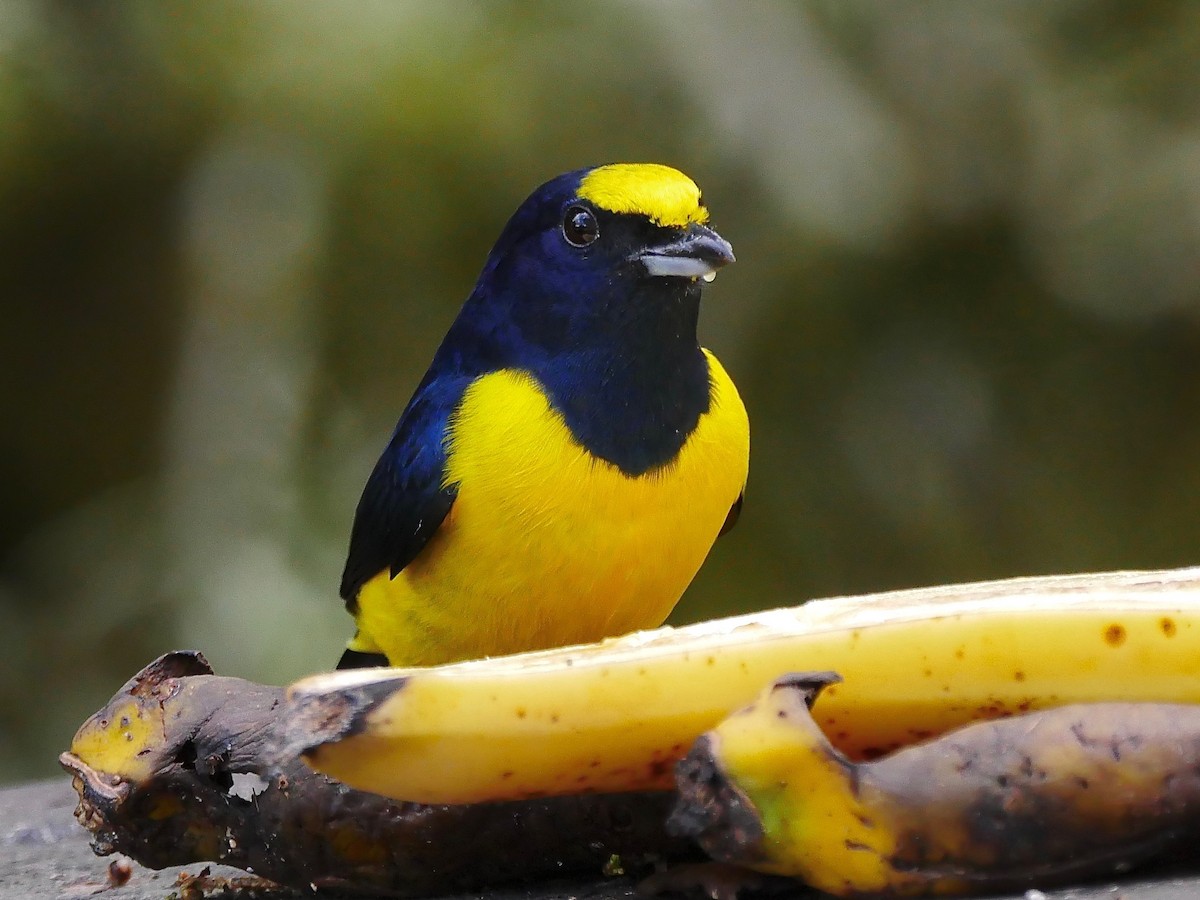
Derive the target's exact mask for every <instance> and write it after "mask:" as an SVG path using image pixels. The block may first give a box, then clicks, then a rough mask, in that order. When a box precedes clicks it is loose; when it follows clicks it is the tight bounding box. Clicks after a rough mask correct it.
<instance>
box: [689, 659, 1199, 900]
mask: <svg viewBox="0 0 1200 900" xmlns="http://www.w3.org/2000/svg"><path fill="white" fill-rule="evenodd" d="M835 681H836V676H832V673H814V674H808V675H806V674H799V675H793V676H788V677H785V678H783V679H781V680H780V681H778V682H776V684H775V685H773V686H772V687H771V688H769V689H768V690H767V691H766V692H765V693H764V694H763V695H762V696H761V697H760V698H759V699H758V700H757V701H756V702H755V703H754V704H752V705H751V706H750V707H748V708H746V709H744V710H742V711H740V712H738V713H736V714H734V715H733V716H730V717H729V718H728V719H726V720H725V721H724V722H722V723H721V724H720V725H718V726H717V727H716V728H715V729H713V730H712V731H710V732H707V733H706V734H705V735H703V736H702V737H701V738H700V739H699V740H698V741H697V742H696V744H695V746H694V747H693V748H692V750H691V752H690V753H689V754H688V756H687V758H686V759H685V760H684V761H683V762H682V763H680V765H679V770H678V776H679V791H680V800H679V802H678V805H677V807H676V810H675V812H674V813H673V814H672V817H671V819H670V820H669V821H668V830H670V831H671V832H672V833H674V834H676V835H680V836H686V837H692V838H694V839H696V840H698V841H699V843H700V845H701V846H702V847H703V848H704V849H705V851H707V852H708V853H709V855H710V856H712V857H713V858H714V859H716V860H718V861H720V862H723V863H734V864H737V865H743V866H746V867H749V868H751V869H753V870H756V871H760V872H767V873H771V874H774V875H788V876H792V877H796V878H800V879H802V880H803V881H805V882H806V883H807V884H809V885H811V886H812V887H815V888H817V889H819V890H821V891H824V892H826V893H829V894H833V895H836V896H844V897H852V896H861V895H871V896H917V895H923V894H940V895H947V894H952V895H961V894H968V893H981V892H985V891H986V892H992V891H997V890H1005V891H1008V890H1014V889H1017V890H1020V889H1022V888H1032V887H1046V886H1049V885H1052V884H1059V883H1063V882H1065V881H1069V880H1077V879H1079V878H1081V877H1088V876H1098V875H1111V874H1113V873H1116V872H1120V871H1124V870H1126V869H1128V868H1129V867H1130V866H1131V865H1133V864H1135V863H1138V862H1141V861H1142V860H1145V859H1148V858H1150V857H1151V856H1154V855H1156V854H1158V853H1160V852H1163V851H1164V850H1168V849H1170V848H1172V847H1175V846H1179V845H1180V844H1181V843H1182V842H1183V841H1185V840H1187V841H1194V839H1195V838H1196V836H1197V835H1198V834H1200V705H1194V704H1157V703H1094V704H1075V705H1071V706H1064V707H1060V708H1057V709H1050V710H1043V711H1040V712H1035V713H1026V714H1023V715H1021V716H1017V717H1015V718H1011V719H1004V720H1000V721H993V722H977V723H974V724H972V725H968V726H965V727H963V728H961V729H958V730H955V731H953V732H950V733H949V734H945V735H942V736H941V737H939V738H936V739H934V740H932V741H929V742H927V743H923V744H920V745H917V746H914V747H908V748H905V749H903V750H900V751H897V752H896V753H894V754H892V755H890V756H887V757H884V758H883V759H880V760H877V761H874V762H866V763H855V762H852V761H850V760H849V759H847V758H846V756H845V755H844V754H842V753H840V752H839V751H838V750H836V749H835V748H834V747H833V745H832V744H830V743H829V740H828V739H827V738H826V736H825V734H823V733H822V731H821V729H820V728H819V727H818V726H817V724H816V722H814V721H813V718H812V715H811V714H810V708H811V705H812V703H813V701H814V700H816V699H817V697H818V696H819V695H820V693H821V691H822V689H823V688H824V689H826V690H828V688H827V687H826V686H827V685H830V684H833V683H834V682H835ZM668 874H669V873H668Z"/></svg>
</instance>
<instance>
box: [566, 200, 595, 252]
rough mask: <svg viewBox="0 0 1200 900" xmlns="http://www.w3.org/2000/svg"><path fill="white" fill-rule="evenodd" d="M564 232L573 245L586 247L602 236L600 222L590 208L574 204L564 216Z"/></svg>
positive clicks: (568, 241)
mask: <svg viewBox="0 0 1200 900" xmlns="http://www.w3.org/2000/svg"><path fill="white" fill-rule="evenodd" d="M562 233H563V237H565V238H566V239H567V243H568V244H570V245H571V246H572V247H586V246H587V245H588V244H590V243H592V242H593V241H594V240H596V238H598V237H600V223H599V222H597V221H596V216H595V214H594V213H593V212H592V211H591V210H590V209H587V208H586V207H583V206H572V207H571V208H570V209H568V210H567V214H566V215H565V216H563V223H562Z"/></svg>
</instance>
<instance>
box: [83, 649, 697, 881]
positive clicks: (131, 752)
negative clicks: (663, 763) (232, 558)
mask: <svg viewBox="0 0 1200 900" xmlns="http://www.w3.org/2000/svg"><path fill="white" fill-rule="evenodd" d="M284 709H285V706H284V703H283V690H282V689H281V688H278V687H269V686H265V685H259V684H254V683H251V682H248V681H243V680H241V679H238V678H223V677H219V676H217V675H214V674H213V671H212V669H211V668H210V667H209V665H208V663H207V662H206V661H205V659H204V657H203V656H201V655H200V654H199V653H195V652H176V653H168V654H166V655H165V656H163V657H161V658H159V659H158V660H156V661H155V662H153V663H151V664H150V665H149V666H147V667H146V668H145V669H143V670H142V671H141V672H139V673H138V674H137V675H136V676H134V677H133V678H132V679H131V680H130V681H129V682H128V683H127V684H126V685H125V686H124V687H123V688H122V689H121V690H120V691H119V692H118V693H117V694H116V695H115V696H114V697H113V699H112V700H111V701H110V702H109V703H108V704H107V705H106V706H105V707H104V708H103V709H101V710H99V711H98V712H97V713H95V714H94V715H93V716H91V717H90V718H89V719H88V720H87V721H86V722H85V723H84V724H83V725H82V726H81V727H80V729H79V731H78V733H77V734H76V736H75V739H74V741H73V742H72V745H71V750H70V752H69V753H64V754H63V755H62V757H61V762H62V765H63V766H64V768H66V770H67V771H68V772H69V773H70V774H71V775H72V778H73V782H74V786H75V789H76V791H77V793H78V794H79V804H78V807H77V809H76V817H77V818H78V820H79V821H80V823H81V824H82V825H84V827H86V828H87V829H88V830H89V831H91V832H92V835H93V839H92V847H93V849H94V850H95V851H96V853H97V854H99V855H108V854H112V853H118V852H119V853H123V854H126V855H128V856H130V857H132V858H133V859H135V860H137V861H138V862H140V863H142V864H143V865H146V866H148V867H150V868H155V869H159V868H164V867H167V866H175V865H183V864H188V863H194V862H210V861H211V862H219V863H223V864H226V865H231V866H235V867H238V868H241V869H244V870H246V871H249V872H254V873H255V874H256V875H259V876H262V877H264V878H266V879H269V880H270V881H273V882H276V883H278V884H282V885H287V886H290V887H293V888H296V889H299V890H302V891H305V892H307V891H310V890H312V889H314V888H318V887H324V888H333V889H337V890H339V891H343V892H351V893H369V894H372V895H381V896H404V897H415V896H429V895H433V894H444V893H450V892H458V891H475V890H480V889H482V888H486V887H492V886H496V885H501V884H508V883H514V882H530V881H535V880H538V879H546V878H561V877H563V876H568V875H591V876H595V877H599V875H600V874H601V871H602V869H603V868H604V867H605V866H606V865H608V864H609V862H610V860H611V859H612V858H613V857H614V856H617V857H619V858H620V859H621V860H622V863H623V864H624V865H625V866H626V867H629V868H631V869H635V868H638V867H641V866H643V865H644V864H646V863H647V862H649V861H654V862H658V861H664V860H678V859H687V858H696V857H698V856H699V853H698V851H697V850H696V849H695V848H694V845H693V844H691V843H690V842H687V841H684V840H683V839H676V838H670V837H668V836H667V835H666V833H665V830H664V829H663V824H662V823H663V821H664V820H665V818H666V815H667V813H668V812H669V810H670V805H671V796H670V795H669V794H634V795H622V796H594V797H564V798H555V799H551V800H542V801H531V802H527V803H501V804H484V805H478V806H458V807H446V806H423V805H418V804H412V803H397V802H394V801H391V800H387V799H385V798H383V797H379V796H376V795H373V794H368V793H365V792H362V791H356V790H351V789H350V788H347V787H346V786H345V785H343V784H340V783H338V782H336V781H334V780H332V779H330V778H326V777H324V776H322V775H318V774H315V773H313V772H312V771H311V770H310V769H308V768H307V767H306V766H305V765H304V764H303V763H302V762H301V761H300V760H298V759H296V758H295V757H291V758H287V757H285V756H283V755H282V754H281V749H280V746H281V743H282V725H283V720H282V719H281V715H282V713H283V711H284Z"/></svg>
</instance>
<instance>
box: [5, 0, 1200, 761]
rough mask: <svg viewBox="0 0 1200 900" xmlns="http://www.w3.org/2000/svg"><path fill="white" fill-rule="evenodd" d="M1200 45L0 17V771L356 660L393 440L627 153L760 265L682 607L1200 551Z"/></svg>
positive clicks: (246, 17) (1051, 16)
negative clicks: (666, 169)
mask: <svg viewBox="0 0 1200 900" xmlns="http://www.w3.org/2000/svg"><path fill="white" fill-rule="evenodd" d="M1198 51H1200V5H1197V4H1193V3H1189V2H1186V0H1177V2H1146V3H1138V4H1129V3H1121V2H1101V0H1094V2H1086V0H1061V2H1058V3H1053V4H1045V3H1036V2H1032V0H1029V2H1015V0H1013V2H991V3H987V4H983V3H968V2H958V3H941V4H929V3H918V2H895V3H872V2H864V0H823V2H811V3H802V4H787V3H782V2H780V3H768V2H762V3H754V4H744V3H739V2H735V0H725V2H710V3H700V2H697V3H686V2H667V3H664V2H650V0H644V2H634V0H628V2H611V3H598V4H559V3H550V2H546V3H541V4H531V3H517V2H510V3H499V2H495V3H490V4H469V3H466V2H446V3H444V2H433V0H430V2H424V3H421V2H416V0H409V2H395V3H391V2H380V3H366V2H357V3H341V4H337V3H318V2H288V3H284V2H257V3H229V2H207V3H190V4H189V3H160V2H136V0H129V2H123V3H93V4H80V3H67V2H61V3H53V2H39V3H33V2H28V3H26V2H21V0H8V2H5V3H3V4H0V284H3V295H4V307H3V309H4V327H3V328H0V367H2V369H3V378H0V409H2V410H3V423H4V426H3V428H4V431H3V440H2V441H0V474H2V477H0V500H2V502H0V660H2V662H0V779H14V778H18V777H24V776H30V775H37V774H48V773H50V772H52V771H53V769H54V756H55V753H56V752H57V750H59V749H61V748H62V747H65V746H66V744H67V743H68V741H69V738H70V735H71V733H72V731H73V729H74V727H75V726H76V725H77V724H78V723H79V721H80V720H81V719H82V718H83V717H84V716H85V715H86V714H88V713H90V712H91V711H93V710H94V709H95V708H97V707H98V706H99V705H100V704H101V703H102V702H104V701H105V700H107V698H108V697H109V696H110V695H111V694H112V693H113V692H114V691H115V690H116V688H117V687H118V686H119V685H120V683H121V682H122V681H123V680H124V679H125V678H127V677H128V676H129V675H131V674H132V673H133V672H134V671H135V670H136V669H137V668H138V667H140V666H141V665H142V664H144V663H145V662H147V661H148V660H150V659H151V658H153V657H154V656H156V655H157V654H159V653H160V652H162V651H164V650H167V649H171V648H175V647H196V648H200V649H202V650H203V651H204V652H205V653H207V654H208V655H209V657H210V659H212V661H213V662H214V664H215V665H216V667H217V668H218V670H220V671H222V672H225V673H228V674H238V675H243V676H247V677H251V678H256V679H260V680H270V681H284V680H288V679H291V678H294V677H296V676H298V675H301V674H303V673H306V672H310V671H313V670H317V669H321V668H325V667H328V666H329V665H330V664H332V662H333V661H334V660H335V659H336V657H337V655H338V653H339V651H340V647H341V644H342V641H343V640H344V638H345V637H346V635H347V634H348V630H349V625H350V621H349V619H348V618H347V617H346V616H345V614H344V613H343V612H342V610H341V608H340V603H339V602H338V600H337V599H336V585H337V580H338V576H339V574H340V566H341V562H342V554H343V552H344V549H345V542H346V538H347V535H348V530H349V524H350V517H351V513H352V510H353V508H354V504H355V502H356V501H357V498H358V493H359V490H360V489H361V486H362V483H363V481H364V480H365V477H366V475H367V473H368V471H369V469H370V466H371V465H372V463H373V461H374V458H375V456H376V454H377V453H378V451H379V449H380V448H381V446H382V444H383V442H384V440H385V439H386V437H387V435H388V433H389V432H390V429H391V428H392V426H393V424H394V421H395V418H396V416H397V414H398V413H399V411H400V409H401V407H402V405H403V404H404V402H405V400H406V399H407V397H408V395H409V392H410V391H411V389H412V388H413V387H414V385H415V383H416V381H417V379H418V378H419V376H420V374H421V372H422V371H423V370H424V367H425V365H426V363H427V361H428V358H429V356H430V355H431V353H432V351H433V349H434V347H435V346H436V344H437V342H438V340H439V338H440V336H441V334H442V332H443V331H444V329H445V328H446V326H447V325H448V323H449V322H450V320H451V318H452V317H453V315H454V313H455V310H456V308H457V306H458V304H459V302H461V299H462V298H463V297H464V296H465V295H466V293H467V292H468V291H469V289H470V286H471V284H472V283H473V280H474V277H475V273H476V272H477V271H478V267H479V265H480V264H481V262H482V260H483V258H484V255H485V254H486V252H487V249H488V247H489V246H490V243H491V241H492V239H493V238H494V237H495V235H496V234H497V233H498V232H499V229H500V228H501V226H502V225H503V223H504V221H505V219H506V218H507V216H508V215H509V213H510V212H511V211H512V210H513V209H514V208H515V206H516V204H517V203H518V202H520V200H521V199H522V198H523V197H524V196H525V195H526V193H527V192H528V191H529V190H530V189H532V188H533V187H534V186H535V185H536V184H538V183H539V182H541V181H542V180H544V179H545V178H548V177H550V176H552V175H554V174H556V173H558V172H560V171H565V170H567V169H571V168H575V167H578V166H581V165H586V164H591V163H596V162H605V161H615V160H635V161H636V160H658V161H663V162H668V163H672V164H674V165H677V166H679V167H680V168H682V169H684V170H685V171H687V172H688V173H689V174H691V175H693V176H694V177H695V178H696V179H697V181H698V182H699V183H700V184H701V185H702V186H703V188H704V191H705V196H706V198H708V201H709V203H710V206H711V208H712V210H713V216H714V222H715V223H716V225H717V226H718V227H719V228H720V230H721V231H722V233H723V234H725V235H726V236H727V237H728V238H729V239H730V240H731V241H732V242H733V244H734V246H735V247H736V249H737V253H738V260H739V262H738V264H737V265H736V266H735V267H733V269H731V270H730V271H728V272H726V273H723V274H722V277H721V278H720V279H719V280H718V282H717V283H716V285H715V286H714V287H713V288H711V289H710V290H709V291H708V292H707V299H706V306H705V314H704V321H703V323H702V328H703V333H704V338H705V341H706V343H708V344H709V345H710V346H711V347H713V348H714V349H715V350H716V351H717V353H718V354H719V355H720V356H721V357H722V359H723V360H724V361H725V363H726V365H727V367H728V368H729V369H730V371H731V372H732V373H733V375H734V377H735V378H736V379H737V381H738V383H739V384H740V385H741V387H742V389H743V393H744V395H745V398H746V401H747V405H748V407H749V409H750V412H751V419H752V423H753V430H754V439H753V440H754V449H753V459H752V466H751V470H752V471H751V482H750V487H749V492H748V498H747V503H746V509H745V512H744V515H743V517H742V521H741V523H740V524H739V526H738V528H737V529H736V530H735V532H734V533H733V534H732V535H731V536H730V537H728V538H726V539H724V540H723V541H721V542H720V545H719V547H718V548H717V550H716V551H715V552H714V554H713V556H712V558H711V559H710V561H709V564H708V565H707V566H706V568H705V570H704V571H703V572H702V574H701V576H700V578H699V579H698V581H697V583H696V584H695V585H694V587H693V589H692V590H691V591H690V592H689V594H688V596H687V597H686V598H685V600H684V602H683V604H682V605H681V607H680V610H679V611H678V613H677V617H676V618H677V619H678V620H679V621H685V620H691V619H696V618H701V617H706V616H712V615H717V614H721V613H728V612H732V611H737V610H745V609H750V608H756V607H765V606H770V605H778V604H782V603H793V602H797V601H800V600H803V599H806V598H810V597H814V596H820V595H827V594H835V593H850V592H861V591H869V590H878V589H885V588H896V587H904V586H912V585H922V584H934V583H940V582H949V581H957V580H967V579H976V578H991V577H1000V576H1007V575H1026V574H1034V573H1046V572H1066V571H1075V570H1086V569H1109V568H1119V567H1151V566H1172V565H1179V564H1186V563H1189V562H1194V561H1196V559H1197V545H1198V542H1200V521H1198V515H1197V498H1198V495H1200V452H1198V451H1200V424H1198V420H1200V417H1197V415H1196V411H1197V409H1200V328H1198V312H1200V277H1198V276H1200V262H1198V261H1200V106H1197V104H1196V97H1197V96H1200V52H1198ZM647 549H648V551H649V552H652V550H653V548H647Z"/></svg>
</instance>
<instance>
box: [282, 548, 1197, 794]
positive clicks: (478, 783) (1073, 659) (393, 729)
mask: <svg viewBox="0 0 1200 900" xmlns="http://www.w3.org/2000/svg"><path fill="white" fill-rule="evenodd" d="M818 669H830V670H836V671H837V672H839V673H840V674H841V675H842V676H843V677H844V678H845V681H846V683H845V684H842V685H837V686H834V687H831V688H829V689H827V690H826V691H824V692H823V693H822V694H821V697H820V699H819V700H818V702H817V705H816V707H815V708H814V710H813V714H814V717H815V719H816V721H817V722H818V724H819V725H820V727H821V728H822V730H823V731H824V732H825V733H826V734H827V735H828V736H829V738H830V739H831V741H832V742H833V744H834V745H835V746H836V747H837V748H838V749H839V750H841V751H842V752H844V753H846V754H848V755H849V756H850V757H851V758H854V759H867V758H874V757H878V756H880V755H883V754H885V753H887V752H889V751H891V750H894V749H896V748H898V747H901V746H904V745H907V744H911V743H914V742H916V741H919V740H922V739H925V738H929V737H931V736H933V735H937V734H941V733H943V732H945V731H947V730H948V729H951V728H954V727H956V726H959V725H962V724H964V723H966V722H969V721H972V720H977V719H986V718H996V717H999V716H1004V715H1011V714H1014V713H1018V712H1022V711H1026V710H1030V709H1038V708H1044V707H1050V706H1058V705H1063V704H1067V703H1080V702H1094V701H1101V700H1107V701H1118V700H1126V701H1159V702H1200V569H1188V570H1178V571H1173V572H1149V573H1111V574H1106V575H1083V576H1060V577H1050V578H1031V579H1014V580H1008V581H999V582H986V583H979V584H972V585H959V586H952V587H943V588H935V589H928V590H917V591H898V592H892V593H886V594H877V595H870V596H866V597H858V598H836V599H829V600H819V601H812V602H810V603H807V604H805V605H803V606H798V607H794V608H789V609H779V610H772V611H769V612H762V613H754V614H751V615H746V616H738V617H734V618H729V619H722V620H716V621H711V622H704V623H699V624H696V625H691V626H687V627H683V628H674V629H673V628H661V629H657V630H654V631H648V632H641V633H637V634H633V635H629V636H626V637H624V638H618V639H614V640H609V641H605V642H602V643H599V644H594V645H587V646H579V647H569V648H563V649H559V650H550V651H542V652H537V653H527V654H520V655H515V656H510V657H501V658H496V659H489V660H479V661H474V662H466V663H458V664H455V665H449V666H440V667H434V668H428V669H382V670H365V671H358V672H342V673H334V674H329V675H320V676H315V677H312V678H309V679H306V680H304V681H301V682H299V683H297V684H296V685H294V686H293V687H292V688H291V690H290V692H289V697H290V703H291V707H290V709H289V710H287V711H286V715H287V716H288V717H289V718H290V719H291V720H292V726H291V728H290V732H289V733H290V738H291V745H292V747H293V748H295V749H297V750H299V751H300V752H302V753H303V754H304V756H305V758H306V760H307V761H308V762H309V764H310V765H311V766H313V767H314V768H316V769H317V770H319V771H322V772H325V773H326V774H328V775H331V776H333V777H335V778H338V779H339V780H341V781H344V782H346V783H347V784H349V785H351V786H353V787H357V788H360V789H363V790H368V791H372V792H375V793H379V794H383V795H385V796H388V797H393V798H396V799H401V800H411V801H418V802H423V803H473V802H483V801H489V800H507V799H521V798H528V797H536V796H545V795H552V794H567V793H580V792H585V791H632V790H652V789H658V788H662V789H668V788H670V787H671V785H672V778H671V775H672V768H673V765H674V763H675V762H676V761H677V760H678V759H679V758H680V757H681V756H682V755H683V754H684V753H685V752H686V751H687V749H688V747H690V746H691V744H692V742H693V741H694V740H695V738H696V737H697V736H698V735H700V734H701V733H702V732H704V731H706V730H708V729H710V728H712V727H713V726H715V725H716V724H717V723H718V722H719V721H720V720H721V719H723V718H724V717H725V716H727V715H728V714H729V713H730V712H732V711H733V710H736V709H738V708H740V707H742V706H745V705H746V704H747V703H749V702H750V701H752V700H753V699H754V697H755V696H757V694H758V693H759V692H760V691H761V690H762V688H763V686H764V685H766V684H768V683H770V682H772V681H773V680H774V679H775V678H777V677H778V676H780V675H782V674H784V673H787V672H794V671H801V670H809V671H811V670H818Z"/></svg>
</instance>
